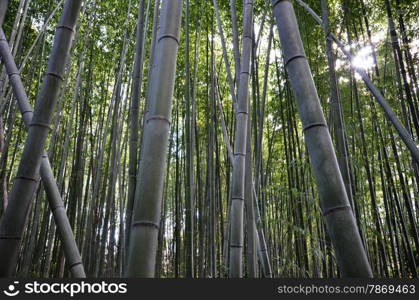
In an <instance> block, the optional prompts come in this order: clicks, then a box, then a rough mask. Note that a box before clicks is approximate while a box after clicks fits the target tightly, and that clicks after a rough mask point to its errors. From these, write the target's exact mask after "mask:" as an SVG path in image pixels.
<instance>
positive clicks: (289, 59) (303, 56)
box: [285, 54, 307, 68]
mask: <svg viewBox="0 0 419 300" xmlns="http://www.w3.org/2000/svg"><path fill="white" fill-rule="evenodd" d="M297 58H305V59H307V57H306V56H305V55H303V54H296V55H294V56H291V57H290V58H288V59H287V61H286V62H285V68H286V67H287V66H288V64H289V63H290V62H291V61H293V60H294V59H297Z"/></svg>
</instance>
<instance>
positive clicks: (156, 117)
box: [147, 115, 170, 125]
mask: <svg viewBox="0 0 419 300" xmlns="http://www.w3.org/2000/svg"><path fill="white" fill-rule="evenodd" d="M152 120H161V121H166V122H167V123H168V124H169V125H170V121H169V119H168V118H166V117H165V116H159V115H156V116H151V117H150V118H148V119H147V123H148V122H149V121H152Z"/></svg>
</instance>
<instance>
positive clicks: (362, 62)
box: [352, 45, 374, 70]
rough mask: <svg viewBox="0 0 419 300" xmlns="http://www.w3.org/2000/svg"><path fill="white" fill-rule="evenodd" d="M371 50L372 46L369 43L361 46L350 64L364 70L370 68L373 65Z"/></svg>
mask: <svg viewBox="0 0 419 300" xmlns="http://www.w3.org/2000/svg"><path fill="white" fill-rule="evenodd" d="M372 52H373V51H372V47H371V46H370V45H368V46H365V47H363V48H361V49H360V50H359V51H358V53H356V54H355V56H354V58H353V59H352V65H353V66H354V67H356V68H359V69H364V70H368V69H370V68H372V67H373V66H374V58H373V56H372Z"/></svg>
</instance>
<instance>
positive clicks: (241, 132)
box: [229, 0, 253, 277]
mask: <svg viewBox="0 0 419 300" xmlns="http://www.w3.org/2000/svg"><path fill="white" fill-rule="evenodd" d="M243 11H244V16H243V37H242V57H241V66H240V81H239V90H238V97H237V110H236V129H235V130H236V136H235V141H234V168H233V176H232V194H231V211H230V242H229V252H230V261H229V277H242V276H243V274H242V273H243V270H242V269H243V264H242V261H243V236H244V234H243V210H244V209H243V208H244V198H245V195H244V194H245V165H246V164H245V161H246V140H247V118H248V111H249V77H250V56H251V52H252V51H251V50H252V43H253V37H252V24H253V1H252V0H246V1H245V3H244V8H243Z"/></svg>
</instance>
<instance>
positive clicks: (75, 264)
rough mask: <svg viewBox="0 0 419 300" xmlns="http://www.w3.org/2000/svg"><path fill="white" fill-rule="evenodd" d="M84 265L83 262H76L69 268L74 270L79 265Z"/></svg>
mask: <svg viewBox="0 0 419 300" xmlns="http://www.w3.org/2000/svg"><path fill="white" fill-rule="evenodd" d="M82 264H83V262H81V261H77V262H74V263H72V264H71V265H69V266H68V268H69V269H70V270H71V269H72V268H74V267H75V266H77V265H82Z"/></svg>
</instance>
